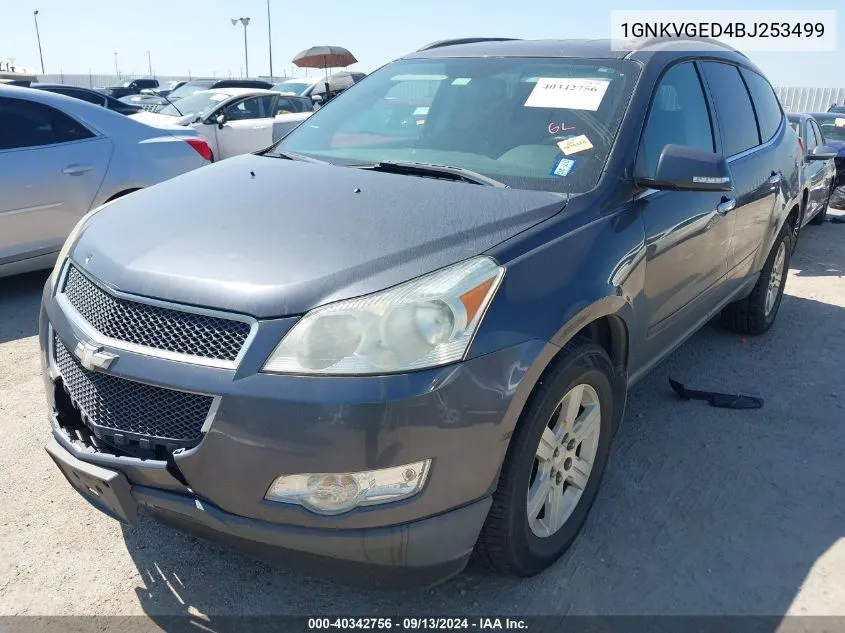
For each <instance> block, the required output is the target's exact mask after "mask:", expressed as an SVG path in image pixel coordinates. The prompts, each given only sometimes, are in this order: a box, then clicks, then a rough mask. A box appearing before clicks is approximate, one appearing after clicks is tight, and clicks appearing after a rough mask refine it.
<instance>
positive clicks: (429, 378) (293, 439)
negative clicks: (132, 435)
mask: <svg viewBox="0 0 845 633" xmlns="http://www.w3.org/2000/svg"><path fill="white" fill-rule="evenodd" d="M42 305H43V307H42V312H41V328H40V330H41V331H40V338H41V346H42V362H43V364H44V370H45V371H44V380H45V387H46V392H47V398H48V403H49V406H50V410H51V412H52V414H51V423H52V426H53V435H54V439H55V442H56V443H57V445H58V446H59V447H60V448H61V451H60V453H61V454H62V455H65V454H67V456H69V458H70V459H76V460H81V461H82V462H84V463H86V464H90V465H93V466H96V467H99V468H103V469H107V470H108V471H115V472H119V473H121V474H122V476H123V477H125V479H126V482H127V485H128V486H129V487H130V489H131V497H132V499H133V500H134V501H133V503H137V504H138V505H139V506H140V507H143V508H145V509H147V510H149V511H150V512H152V513H153V514H154V515H155V516H157V517H159V518H161V519H162V520H164V521H166V522H169V523H172V524H176V525H177V526H179V527H181V528H183V529H185V530H187V531H190V532H194V533H197V534H200V535H202V536H206V537H209V538H212V539H214V540H218V541H222V542H225V543H229V544H231V545H233V546H236V547H237V548H239V549H243V550H246V551H248V552H249V553H252V554H254V555H257V556H259V557H261V558H265V559H271V560H284V561H288V562H292V563H295V562H296V561H297V560H301V559H305V560H306V561H310V563H308V565H309V570H310V571H312V572H315V573H319V572H321V571H324V570H331V573H332V574H333V575H336V574H337V573H339V572H338V570H337V567H338V566H341V567H351V568H352V569H353V570H354V569H357V571H354V573H353V574H352V575H353V576H354V577H355V578H360V579H365V578H373V579H375V582H376V584H378V582H382V581H383V579H385V578H388V579H389V580H388V581H387V582H389V583H390V584H391V585H395V584H396V583H399V582H400V581H401V578H406V579H407V581H408V582H409V583H411V584H430V583H431V582H436V581H438V580H442V579H445V578H447V577H448V576H450V575H452V574H454V573H457V572H458V571H460V569H462V568H463V566H464V564H465V563H466V560H467V558H468V557H469V553H470V551H471V549H472V545H473V544H474V542H475V540H476V539H477V537H478V534H479V532H480V530H481V526H482V525H483V522H484V519H485V517H486V513H487V509H488V508H489V505H490V495H491V494H492V492H493V490H494V489H495V486H496V483H497V480H498V473H499V469H500V467H501V463H502V460H503V458H504V455H505V452H506V451H507V446H508V442H509V439H510V436H511V433H512V431H513V428H514V426H515V424H516V420H517V419H518V416H519V413H520V411H521V409H522V406H523V403H524V401H525V398H527V395H528V392H529V391H530V385H528V384H527V383H528V382H530V381H528V380H526V381H523V377H524V376H525V374H526V373H527V372H528V371H529V368H531V367H532V365H533V363H534V360H535V359H536V358H537V357H538V355H540V354H541V353H542V352H543V351H544V350H545V349H546V348H547V347H548V345H547V344H546V343H545V342H542V341H527V342H525V343H522V344H520V345H515V346H512V347H508V348H505V349H502V350H499V351H497V352H493V353H491V354H487V355H485V356H481V357H477V358H475V359H472V360H469V361H466V362H463V363H458V364H455V365H451V366H448V367H440V368H436V369H431V370H425V371H419V372H414V373H410V374H405V375H395V376H373V377H360V378H338V377H302V376H274V375H266V374H261V373H260V372H259V371H258V369H259V368H260V365H261V363H262V362H263V359H264V358H265V357H266V354H267V353H269V349H271V348H272V346H273V345H275V343H276V342H278V340H279V338H280V336H281V335H282V334H283V333H284V332H285V331H287V328H289V327H291V325H292V323H293V322H294V321H295V319H277V320H273V321H265V322H261V323H259V325H258V328H257V331H256V334H255V338H254V339H253V341H252V343H251V344H250V347H249V348H248V350H247V352H246V354H245V355H244V357H243V358H242V359H241V361H240V364H239V366H238V367H237V369H223V368H215V367H207V366H201V365H193V364H190V363H184V362H180V361H174V360H167V359H163V358H153V357H150V356H147V355H143V354H139V353H134V352H131V351H127V350H124V349H113V348H106V349H107V351H114V352H115V353H117V354H119V361H118V362H116V363H115V364H114V365H113V366H112V367H111V368H110V369H109V371H108V373H109V374H110V375H112V376H115V377H119V378H122V379H125V380H132V381H137V382H143V383H147V384H151V385H155V386H160V387H164V388H168V389H178V390H184V391H192V392H197V393H204V394H211V395H214V396H215V401H216V404H215V407H214V410H213V415H212V417H211V419H210V425H209V426H208V428H207V430H206V432H205V434H204V436H203V438H202V440H201V441H200V443H199V444H198V445H197V446H195V447H194V448H191V449H189V450H185V451H181V452H177V453H176V454H175V455H174V459H173V464H171V466H173V465H175V466H176V468H177V470H178V473H179V474H180V475H181V477H174V474H173V469H172V468H171V469H168V464H167V463H166V462H164V461H155V460H149V459H147V460H142V459H138V458H133V457H127V456H118V455H116V454H112V453H109V452H96V451H91V450H89V449H86V448H85V447H84V446H80V445H79V443H78V442H74V441H73V439H72V436H71V435H70V434H68V433H67V431H66V429H64V428H63V427H62V423H61V416H59V415H57V407H60V406H62V405H61V399H60V398H57V395H59V394H61V387H60V386H58V383H59V381H60V377H59V376H58V375H56V372H55V367H54V366H52V365H51V362H50V356H49V349H50V348H51V346H50V345H49V344H48V341H49V340H50V337H51V335H52V333H55V335H56V336H57V337H58V339H59V340H60V341H62V343H63V344H64V346H65V347H66V348H68V349H71V350H72V349H74V348H75V346H76V343H77V342H78V341H79V340H81V338H80V333H79V331H78V328H76V327H75V325H74V323H72V322H70V321H69V320H68V319H67V317H66V316H65V315H64V313H63V312H62V310H61V309H59V307H58V305H57V304H56V303H55V301H53V299H52V297H51V295H50V291H49V288H47V287H45V291H44V296H43V304H42ZM54 448H55V447H54ZM54 452H55V451H54ZM51 454H53V453H51ZM53 456H54V459H56V457H55V454H54V455H53ZM423 459H431V460H432V466H431V469H430V472H429V476H428V479H427V481H426V484H425V487H424V488H423V490H422V491H421V492H420V493H418V494H417V495H415V496H414V497H412V498H410V499H406V500H402V501H398V502H394V503H389V504H384V505H379V506H370V507H365V508H359V509H356V510H353V511H350V512H347V513H345V514H341V515H336V516H321V515H318V514H315V513H312V512H310V511H308V510H306V509H304V508H302V507H299V506H295V505H290V504H282V503H275V502H270V501H266V500H265V499H264V495H265V493H266V492H267V489H268V488H269V486H270V484H271V483H272V482H273V480H274V479H275V478H277V477H278V476H280V475H285V474H296V473H307V472H358V471H363V470H372V469H379V468H386V467H390V466H397V465H401V464H408V463H412V462H415V461H420V460H423ZM180 479H182V480H183V481H180ZM185 482H186V483H187V485H185ZM81 492H83V494H85V492H84V490H81ZM89 496H90V495H89ZM446 530H447V531H446ZM447 533H448V534H449V535H450V538H449V539H444V538H443V534H447ZM315 563H316V564H315ZM329 563H331V564H329ZM362 565H363V566H364V568H365V569H363V571H362V570H361V566H362ZM397 574H398V576H397ZM333 577H334V576H333ZM356 582H357V581H356ZM365 582H366V584H372V583H371V582H369V581H365Z"/></svg>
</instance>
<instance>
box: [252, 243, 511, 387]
mask: <svg viewBox="0 0 845 633" xmlns="http://www.w3.org/2000/svg"><path fill="white" fill-rule="evenodd" d="M504 272H505V269H504V268H503V267H501V266H499V265H498V264H496V262H495V261H493V260H492V259H491V258H489V257H476V258H474V259H470V260H467V261H465V262H461V263H459V264H456V265H454V266H449V267H448V268H444V269H442V270H439V271H437V272H434V273H431V274H428V275H424V276H423V277H419V278H417V279H413V280H411V281H409V282H406V283H404V284H400V285H398V286H395V287H393V288H390V289H388V290H384V291H382V292H377V293H375V294H371V295H366V296H363V297H358V298H356V299H347V300H344V301H338V302H337V303H331V304H328V305H325V306H322V307H319V308H316V309H314V310H312V311H311V312H309V313H308V314H306V315H305V316H304V317H303V318H302V319H301V320H300V321H299V322H298V323H297V324H296V325H295V326H294V327H293V328H292V329H291V330H290V331H289V332H288V333H287V334H286V335H285V337H284V338H283V339H282V341H281V343H279V345H278V346H277V347H276V349H275V350H273V353H272V354H271V355H270V358H268V359H267V362H266V363H265V364H264V367H263V371H266V372H273V373H279V374H332V375H362V374H385V373H393V372H402V371H408V370H413V369H421V368H424V367H435V366H438V365H445V364H448V363H452V362H455V361H458V360H461V359H462V358H463V357H464V354H465V353H466V350H467V348H468V347H469V344H470V342H471V341H472V337H473V334H474V333H475V331H476V329H477V328H478V324H479V323H480V322H481V318H482V316H483V315H484V311H485V310H486V309H487V306H488V305H489V304H490V301H491V300H492V298H493V296H494V295H495V294H496V290H497V288H498V287H499V283H500V282H501V279H502V276H503V275H504Z"/></svg>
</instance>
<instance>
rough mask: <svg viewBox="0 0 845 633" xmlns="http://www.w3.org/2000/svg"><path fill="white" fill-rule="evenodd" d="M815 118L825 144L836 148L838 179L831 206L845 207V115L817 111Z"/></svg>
mask: <svg viewBox="0 0 845 633" xmlns="http://www.w3.org/2000/svg"><path fill="white" fill-rule="evenodd" d="M812 116H813V118H814V119H815V120H816V123H818V125H819V129H820V130H821V133H822V137H823V139H824V143H825V145H827V146H828V147H832V148H833V149H835V150H836V152H837V154H836V158H834V159H833V163H834V165H835V167H836V180H835V181H834V183H833V193H832V194H831V196H830V206H832V207H836V208H837V209H845V116H838V115H837V114H836V113H830V112H815V113H813V115H812Z"/></svg>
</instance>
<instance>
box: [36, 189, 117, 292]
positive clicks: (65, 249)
mask: <svg viewBox="0 0 845 633" xmlns="http://www.w3.org/2000/svg"><path fill="white" fill-rule="evenodd" d="M115 200H117V198H115ZM115 200H110V201H109V202H106V203H105V204H101V205H100V206H99V207H97V208H96V209H91V210H90V211H89V212H88V213H86V214H85V215H83V216H82V219H81V220H79V222H77V223H76V226H74V227H73V229H72V230H71V232H70V235H68V236H67V239H66V240H65V243H64V244H63V245H62V249H61V250H60V251H59V257H58V259H56V264H55V266H53V272H52V273H50V289H51V290H55V288H56V281H57V280H58V279H59V271H60V270H61V269H62V264H64V263H65V260H66V259H67V256H68V255H70V251H71V249H72V248H73V246H74V244H76V240H78V239H79V236H80V234H81V233H82V229H84V228H85V225H86V224H87V223H88V220H90V219H91V217H92V216H93V215H94V214H95V213H99V212H100V211H102V210H103V209H105V208H106V207H107V206H109V205H110V204H112V203H113V202H114V201H115Z"/></svg>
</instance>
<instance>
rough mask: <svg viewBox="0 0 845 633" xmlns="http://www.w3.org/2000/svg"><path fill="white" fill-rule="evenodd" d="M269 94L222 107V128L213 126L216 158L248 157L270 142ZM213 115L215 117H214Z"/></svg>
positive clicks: (271, 141) (271, 136) (270, 110)
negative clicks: (245, 155) (223, 116)
mask: <svg viewBox="0 0 845 633" xmlns="http://www.w3.org/2000/svg"><path fill="white" fill-rule="evenodd" d="M274 99H275V96H273V95H263V96H260V97H247V98H246V99H241V100H240V101H237V102H235V103H231V104H228V105H227V106H225V107H224V108H223V109H222V110H221V112H220V113H222V114H224V115H225V117H226V122H225V123H224V124H223V127H222V128H221V127H219V126H215V127H214V130H215V135H216V139H217V143H216V145H217V151H218V154H217V155H216V156H215V158H216V159H224V158H230V157H232V156H238V155H239V154H248V153H250V152H255V151H258V150H260V149H264V148H265V147H269V146H270V145H271V144H272V143H273V114H275V112H274V111H273V109H272V106H273V100H274ZM215 116H217V115H215Z"/></svg>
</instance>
